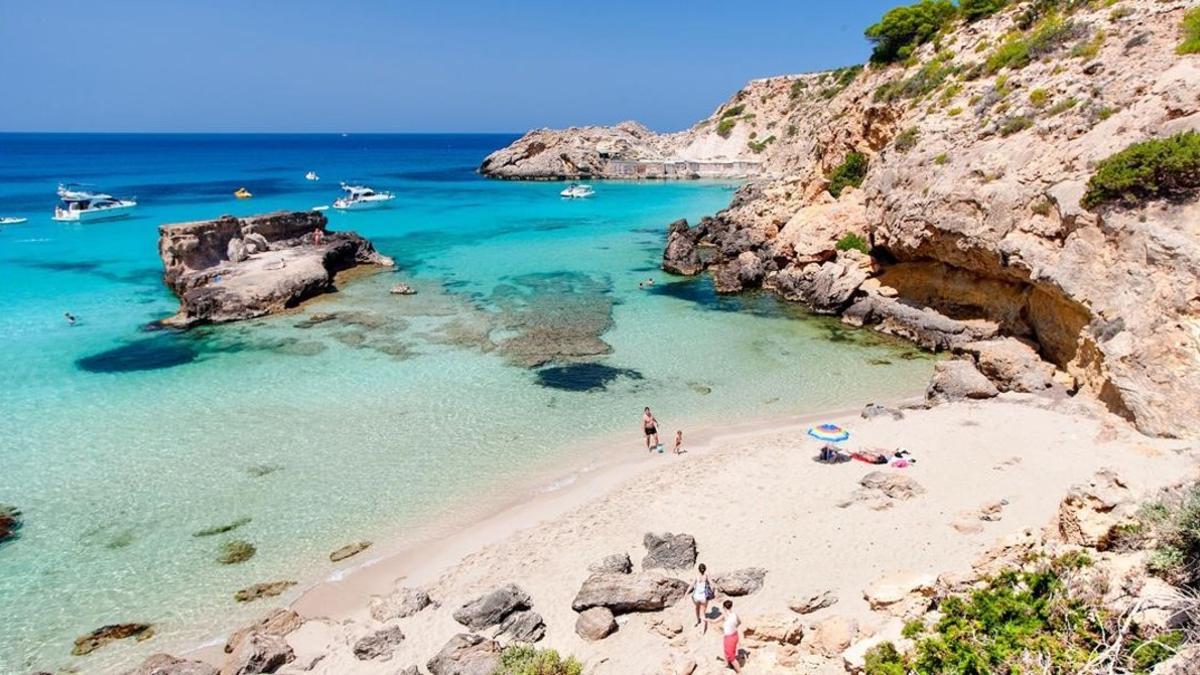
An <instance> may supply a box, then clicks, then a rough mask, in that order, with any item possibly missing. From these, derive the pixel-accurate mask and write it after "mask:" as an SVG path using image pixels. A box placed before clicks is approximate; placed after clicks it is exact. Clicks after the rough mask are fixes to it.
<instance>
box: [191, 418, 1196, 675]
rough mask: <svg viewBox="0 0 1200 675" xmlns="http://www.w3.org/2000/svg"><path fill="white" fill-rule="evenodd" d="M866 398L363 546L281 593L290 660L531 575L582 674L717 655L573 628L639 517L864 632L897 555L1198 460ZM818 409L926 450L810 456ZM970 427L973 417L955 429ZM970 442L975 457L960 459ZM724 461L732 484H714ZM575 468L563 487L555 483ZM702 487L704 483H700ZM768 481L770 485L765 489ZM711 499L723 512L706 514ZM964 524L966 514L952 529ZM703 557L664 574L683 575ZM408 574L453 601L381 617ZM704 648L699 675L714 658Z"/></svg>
mask: <svg viewBox="0 0 1200 675" xmlns="http://www.w3.org/2000/svg"><path fill="white" fill-rule="evenodd" d="M909 401H911V399H905V401H904V402H905V403H907V402H909ZM860 410H861V408H853V409H848V408H844V409H839V410H834V411H824V412H815V413H809V414H801V415H795V416H790V418H788V419H774V420H769V421H763V420H759V421H750V422H739V423H733V424H727V425H714V427H713V428H710V429H705V430H704V431H703V432H696V433H695V434H694V435H693V436H692V438H693V440H695V441H696V442H695V443H694V444H693V445H692V447H691V450H690V451H689V452H688V453H687V455H685V456H684V457H683V458H679V459H685V460H688V461H683V462H680V463H678V464H677V465H675V466H671V465H665V464H663V463H661V462H657V461H655V460H657V459H674V458H659V457H645V456H641V457H637V456H633V457H629V458H622V459H620V460H617V461H614V462H613V463H609V464H605V465H603V466H598V467H595V468H588V469H584V470H581V471H579V472H578V475H577V477H575V478H574V479H571V478H572V475H567V476H562V477H560V478H559V481H558V482H553V483H547V482H546V481H545V480H542V481H538V482H537V484H538V485H541V486H543V487H544V488H545V489H542V490H540V491H538V492H533V493H526V495H525V497H523V498H517V499H515V500H513V501H512V503H510V504H508V505H507V506H506V507H505V508H502V509H499V510H497V511H496V512H495V513H494V514H493V515H490V516H488V517H486V518H483V519H481V520H476V521H475V522H472V523H469V524H466V525H463V526H461V527H460V528H459V529H457V530H456V531H454V532H451V533H450V534H448V535H445V536H441V537H436V538H422V539H419V540H418V541H417V542H415V543H414V542H409V543H407V544H404V543H403V542H390V544H391V546H389V545H388V544H385V545H382V546H380V547H379V548H373V549H372V552H373V553H374V554H373V555H370V557H364V558H363V560H361V561H360V562H357V563H354V564H351V565H347V566H345V567H339V568H336V569H335V570H334V571H333V572H332V573H331V574H329V575H327V576H326V577H325V578H323V579H321V580H319V581H315V582H313V583H311V584H309V585H307V586H306V587H305V588H304V589H303V590H302V592H301V594H300V596H299V597H298V598H296V599H295V600H293V601H292V602H290V603H288V604H287V607H288V608H290V609H291V610H293V611H295V612H297V613H298V614H299V615H300V616H301V617H303V619H304V620H305V623H304V624H303V626H302V628H301V629H299V630H297V631H296V632H294V633H292V634H291V635H290V636H289V637H288V642H289V643H290V645H291V646H292V648H294V650H295V652H296V659H297V667H299V668H301V669H302V670H310V669H311V671H312V672H314V673H363V674H364V675H366V674H370V673H376V672H385V671H381V670H379V667H380V666H382V665H383V664H382V663H375V662H371V661H359V660H357V659H356V658H355V657H353V656H352V655H351V654H350V651H349V646H350V645H352V644H354V643H355V640H356V636H359V637H361V636H365V635H368V634H370V633H371V632H373V631H374V630H376V629H378V628H379V627H380V626H381V625H396V624H397V623H398V625H399V626H401V627H402V628H403V631H404V634H405V635H406V640H405V641H404V643H403V644H402V645H400V646H399V647H397V656H398V657H399V659H394V660H389V661H388V662H387V663H388V665H391V666H401V667H403V666H404V665H407V663H410V662H415V663H420V664H424V662H425V660H426V659H428V658H429V657H430V656H432V655H433V654H435V653H436V652H437V651H438V650H439V649H440V647H441V646H442V644H443V643H444V642H445V641H446V639H448V638H449V637H450V636H452V635H454V634H455V633H463V632H468V631H466V630H464V629H463V627H462V626H459V625H458V624H457V623H456V622H454V621H453V620H452V618H451V617H450V613H451V612H452V611H453V610H454V609H455V608H457V607H458V606H459V605H461V604H462V603H463V602H466V601H467V600H470V599H471V598H473V597H475V596H477V595H479V594H480V593H485V592H487V591H489V590H491V589H493V588H496V587H498V586H500V585H503V584H504V583H517V584H519V585H520V586H521V587H522V588H524V589H526V590H527V591H528V592H529V594H530V596H531V597H532V598H533V608H534V610H535V611H538V612H539V613H541V615H542V616H544V617H545V621H546V625H547V633H546V639H545V640H544V641H542V642H539V643H538V646H540V647H553V648H556V649H558V650H559V651H560V652H563V653H569V654H574V655H575V656H577V657H579V658H580V659H581V660H582V661H583V663H584V664H585V669H586V672H589V673H593V672H594V673H628V672H658V671H657V670H655V669H653V668H651V667H649V666H650V665H651V664H653V663H657V662H658V661H657V660H655V659H654V658H652V657H651V656H650V655H649V654H647V653H644V652H646V650H650V649H653V650H657V651H659V652H662V653H663V654H668V653H669V654H671V655H673V656H671V658H674V657H675V656H674V655H677V654H676V652H679V651H680V650H683V651H687V652H688V653H690V654H692V655H693V657H695V658H697V659H699V658H700V657H701V656H703V655H704V654H705V652H706V651H711V648H712V645H707V643H706V642H705V640H707V639H708V638H709V637H711V635H710V636H707V637H705V636H691V635H690V634H688V633H687V632H685V633H684V634H683V635H682V636H680V637H679V638H678V639H676V640H674V641H672V642H671V643H670V645H666V646H664V644H663V643H662V642H661V640H662V639H663V638H662V636H661V635H657V634H656V633H655V628H654V626H655V625H657V622H659V621H661V619H659V618H657V617H658V615H657V614H656V613H650V614H631V615H625V616H621V617H619V618H618V619H619V620H618V623H619V625H620V628H619V629H618V631H617V633H615V634H614V635H613V636H610V637H609V638H607V639H605V640H603V641H600V642H587V641H583V640H581V639H580V638H579V637H578V636H576V635H575V633H574V631H573V630H572V628H573V617H574V616H575V614H574V612H572V611H570V606H571V600H570V599H571V597H572V596H573V595H574V592H575V590H576V589H577V588H578V585H579V583H580V582H581V581H582V580H583V578H584V577H585V576H586V573H587V572H586V570H587V566H588V564H589V563H590V562H594V561H595V560H598V559H599V558H600V557H602V556H603V555H605V554H609V553H613V552H617V551H625V552H628V553H629V554H630V555H631V557H632V558H633V560H634V561H635V565H636V562H637V560H638V557H639V556H640V545H639V544H638V543H635V542H640V540H641V536H642V533H644V532H662V531H671V532H686V533H689V534H692V535H694V536H695V537H696V539H697V543H698V546H699V550H700V556H701V557H700V560H702V561H705V562H707V563H708V564H709V566H710V569H711V570H713V571H714V572H717V571H727V570H729V569H732V568H734V567H743V566H745V565H755V566H760V565H761V566H762V567H764V568H765V569H767V570H768V577H767V585H766V587H765V588H764V590H763V591H762V592H760V593H756V594H753V595H750V596H747V597H745V598H739V599H738V603H739V607H741V608H743V609H744V610H745V611H746V612H747V614H746V615H745V616H751V617H764V616H765V617H776V616H779V615H783V616H792V617H793V618H792V619H791V620H793V621H796V620H800V619H799V618H797V617H795V616H794V615H789V614H788V611H787V609H786V607H787V605H786V603H787V601H789V600H790V599H792V598H794V597H796V596H797V595H798V594H799V595H803V594H805V593H808V592H810V591H812V590H815V589H817V588H818V587H821V586H824V587H826V588H828V589H830V590H831V591H832V592H835V593H836V594H837V595H838V596H839V597H840V599H841V601H842V602H841V603H839V604H837V605H836V606H834V607H833V608H832V609H827V610H821V611H819V612H818V613H816V614H814V615H813V616H812V617H807V616H806V617H803V619H804V620H820V619H824V618H828V617H830V616H832V615H834V614H836V615H838V616H839V617H849V619H848V620H849V621H851V622H853V624H854V626H855V631H858V633H857V634H858V635H859V636H860V637H865V636H869V635H872V634H876V633H878V632H879V631H882V630H884V629H885V628H886V627H887V625H888V624H887V621H886V620H885V618H881V617H880V616H878V615H877V614H876V613H874V612H873V611H872V608H871V607H868V605H867V603H866V602H865V601H864V600H863V599H862V597H861V592H862V591H861V589H863V588H865V587H866V586H867V585H868V584H869V583H871V582H872V581H873V580H875V579H877V578H878V577H881V576H884V575H886V574H888V573H891V572H895V571H897V570H911V571H919V572H924V573H927V574H930V575H938V574H941V573H958V572H963V571H965V570H966V569H969V567H970V565H971V562H972V561H973V560H976V559H977V558H978V557H979V556H980V555H981V554H983V553H984V552H985V551H986V550H988V549H989V547H991V546H993V545H995V543H996V542H998V541H1002V540H1005V539H1006V538H1012V537H1019V536H1026V537H1028V536H1029V535H1030V533H1031V532H1035V531H1040V530H1042V529H1043V528H1045V527H1046V526H1047V524H1048V522H1049V520H1050V518H1051V516H1052V515H1053V513H1054V510H1055V508H1057V505H1058V503H1059V501H1060V499H1061V498H1062V497H1063V495H1064V494H1065V493H1066V490H1067V488H1068V487H1069V486H1070V485H1073V484H1076V483H1078V482H1079V481H1086V480H1087V479H1088V478H1089V476H1091V475H1092V474H1093V473H1094V472H1095V471H1098V470H1100V469H1101V468H1109V467H1111V468H1114V469H1115V470H1117V471H1119V472H1120V474H1121V475H1122V477H1123V478H1124V479H1126V480H1127V481H1128V482H1129V484H1130V486H1131V487H1132V488H1134V489H1137V490H1141V491H1144V490H1151V489H1156V488H1158V487H1161V486H1163V485H1165V484H1167V483H1168V481H1173V480H1178V479H1180V478H1183V477H1185V475H1190V474H1194V473H1195V463H1194V462H1195V458H1194V457H1193V456H1191V455H1189V451H1188V448H1189V447H1190V446H1188V445H1187V444H1185V443H1181V442H1180V441H1171V440H1165V439H1152V438H1148V437H1144V436H1142V435H1140V434H1138V433H1137V432H1136V431H1134V430H1133V429H1131V428H1130V427H1128V426H1127V425H1124V423H1122V422H1118V421H1116V420H1115V419H1114V418H1112V417H1111V416H1110V415H1108V414H1107V413H1105V412H1104V411H1101V410H1098V409H1096V408H1095V407H1094V406H1089V405H1088V404H1087V403H1081V402H1077V401H1070V400H1068V401H1052V400H1050V399H1046V398H1039V397H1036V396H1031V395H1005V396H1003V397H1001V398H1000V399H999V400H994V401H986V402H974V401H970V402H958V403H949V404H943V405H940V406H935V407H933V408H928V409H926V408H906V409H905V410H904V413H905V417H904V419H902V420H896V419H893V418H891V417H890V416H884V417H879V418H873V419H862V418H860V415H859V411H860ZM817 420H821V421H833V422H837V423H845V424H849V425H850V427H851V430H852V434H853V436H852V440H851V442H850V443H848V444H847V447H848V449H856V448H860V447H898V446H897V445H896V444H899V445H903V446H904V447H908V448H910V449H911V450H912V451H913V452H914V453H915V455H916V456H918V457H919V458H920V461H919V462H918V463H916V464H914V465H913V466H912V468H909V469H899V470H897V469H891V468H889V467H868V466H866V465H863V464H860V463H858V462H850V463H848V464H843V465H838V466H834V467H829V466H827V465H821V464H818V463H816V462H812V461H811V456H812V454H814V453H815V450H816V448H817V447H818V446H819V443H818V442H817V441H814V440H812V439H809V438H807V436H805V435H804V430H805V429H806V428H807V426H808V425H810V424H811V423H812V422H815V421H817ZM958 426H962V427H964V429H963V431H965V432H967V433H966V434H964V433H961V432H958V433H956V432H955V427H958ZM701 435H703V438H698V437H699V436H701ZM855 437H857V438H855ZM966 447H970V448H971V449H972V450H973V452H972V454H973V455H978V456H972V457H969V458H963V457H956V455H959V454H961V452H962V450H963V449H964V448H966ZM781 450H786V451H785V452H783V453H782V454H781V452H780V451H781ZM664 454H670V453H669V451H667V452H666V453H664ZM878 469H882V470H884V471H885V472H888V473H900V474H901V475H906V476H910V477H913V478H915V480H917V481H919V483H920V484H921V485H923V486H924V488H923V489H921V491H920V492H919V493H918V496H916V497H914V498H912V499H911V500H907V501H903V500H891V499H888V500H885V501H886V503H879V502H871V501H869V500H868V501H863V500H864V499H867V498H866V497H864V496H862V492H863V491H862V490H861V489H860V488H859V487H858V480H859V477H860V476H861V475H863V474H866V473H868V472H870V471H873V470H878ZM929 469H933V471H932V472H930V471H929ZM724 473H728V475H729V476H730V477H732V478H735V479H736V480H734V483H732V484H730V485H729V486H728V487H717V486H721V485H723V483H724V481H722V480H721V479H720V478H719V476H721V475H723V474H724ZM560 476H561V474H560ZM816 477H820V480H819V481H817V482H813V479H814V478H816ZM562 481H566V483H565V486H564V487H557V488H556V487H554V486H555V485H558V484H559V482H562ZM696 485H705V487H704V488H701V489H699V490H697V489H693V486H696ZM714 489H715V490H716V491H717V492H716V493H713V492H712V491H713V490H714ZM764 490H765V491H767V494H770V495H771V497H770V498H769V499H767V500H763V499H762V496H763V492H762V491H764ZM726 492H728V496H726ZM926 492H928V494H926ZM714 494H719V495H721V499H724V500H725V501H721V500H720V499H717V498H716V497H715V496H714ZM847 494H850V495H852V496H851V499H850V500H849V501H846V500H845V496H846V495H847ZM854 495H857V496H854ZM1001 498H1003V499H1005V500H1010V501H1011V504H1009V503H1008V502H1007V501H1006V505H1005V506H1004V510H1003V518H1002V519H997V520H998V521H999V522H990V521H989V522H974V521H975V520H976V516H975V515H973V514H975V513H976V512H977V510H978V509H979V508H980V507H981V506H982V505H983V504H984V503H985V502H987V501H989V500H997V499H1001ZM714 499H716V501H714ZM726 504H727V508H725V506H726ZM718 506H721V507H722V508H721V509H717V510H716V511H714V510H713V509H714V508H716V507H718ZM710 512H711V513H710ZM717 513H722V514H723V517H722V518H719V519H718V520H716V521H713V520H712V518H711V516H712V515H715V514H717ZM964 519H965V520H964ZM807 521H811V522H807ZM964 522H965V523H966V525H967V526H969V527H970V528H971V529H966V527H964V529H958V528H960V527H963V525H962V524H963V523H964ZM972 523H974V524H972ZM798 535H802V536H803V538H802V539H799V540H798V539H797V536H798ZM397 543H399V544H400V545H398V546H397V545H395V544H397ZM690 573H691V572H690V571H687V570H680V571H678V572H674V573H671V572H668V574H671V575H673V576H680V577H685V578H686V577H687V575H688V574H690ZM398 586H406V587H413V588H422V589H426V590H427V591H428V592H429V594H430V596H431V597H433V598H434V600H435V602H438V603H440V606H435V607H434V609H432V610H429V609H427V610H424V611H422V612H420V613H418V614H417V615H415V616H413V617H410V618H407V619H401V620H400V621H399V622H395V621H389V622H387V623H386V624H380V623H379V622H377V621H375V620H374V619H373V618H371V616H370V613H369V611H368V601H369V600H370V598H371V597H372V596H374V595H386V594H388V593H389V591H391V590H392V589H393V588H396V587H398ZM856 596H858V597H857V598H856ZM690 611H691V608H690V606H689V605H688V604H687V603H685V602H680V603H678V604H677V605H676V606H674V607H671V608H668V609H667V610H665V611H664V612H663V613H662V615H663V616H668V617H678V618H679V619H680V620H682V619H683V618H684V616H685V614H688V613H690ZM739 611H741V610H739ZM263 613H264V614H265V613H267V610H266V609H264V612H263ZM764 620H769V619H764ZM809 629H810V630H811V626H810V627H809ZM479 632H480V633H481V634H483V635H485V636H489V635H490V634H491V631H479ZM709 641H710V642H711V640H709ZM221 644H222V642H221V641H217V642H214V643H210V644H206V645H199V646H195V647H193V648H192V649H191V650H190V651H188V652H187V653H186V655H187V656H188V657H190V658H198V659H201V660H205V661H209V662H211V663H213V664H219V663H221V662H222V661H223V660H224V658H225V655H224V654H223V653H222V648H221ZM664 649H667V651H664ZM755 658H756V659H758V661H759V663H760V664H765V663H767V662H768V661H769V660H770V659H775V658H776V655H775V654H774V652H771V651H770V650H768V651H767V652H764V653H762V654H759V655H756V657H755ZM813 658H816V657H813ZM698 662H699V663H701V664H702V665H701V667H700V669H698V670H697V671H696V672H698V673H708V672H710V670H709V669H706V668H705V667H704V665H703V664H704V663H705V662H704V661H699V660H698ZM306 663H307V666H305V665H304V664H306ZM839 669H840V661H839ZM393 670H394V669H393ZM386 672H392V671H386ZM748 672H777V671H775V670H771V669H767V670H758V669H751V670H749V671H748ZM789 672H790V671H789ZM811 672H822V671H819V670H813V671H811Z"/></svg>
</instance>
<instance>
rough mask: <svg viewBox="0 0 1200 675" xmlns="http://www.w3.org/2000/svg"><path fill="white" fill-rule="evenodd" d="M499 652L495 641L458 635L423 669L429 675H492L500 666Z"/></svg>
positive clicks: (498, 644) (470, 635)
mask: <svg viewBox="0 0 1200 675" xmlns="http://www.w3.org/2000/svg"><path fill="white" fill-rule="evenodd" d="M501 651H502V650H501V648H500V643H499V642H496V641H495V640H488V639H487V638H485V637H482V636H479V635H474V634H471V633H459V634H458V635H455V636H454V637H452V638H450V641H449V642H447V643H446V644H445V646H443V647H442V650H441V651H439V652H438V653H437V655H436V656H434V657H433V658H432V659H429V662H428V663H426V664H425V667H426V668H428V669H429V674H430V675H493V673H495V671H496V669H497V668H498V667H499V666H500V652H501Z"/></svg>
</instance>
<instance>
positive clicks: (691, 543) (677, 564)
mask: <svg viewBox="0 0 1200 675" xmlns="http://www.w3.org/2000/svg"><path fill="white" fill-rule="evenodd" d="M642 544H643V545H644V546H645V547H646V557H645V558H642V569H644V570H649V569H655V568H660V569H675V570H678V569H688V568H690V567H692V566H693V565H695V564H696V539H695V537H693V536H692V535H690V534H671V533H670V532H666V533H662V534H659V533H655V532H647V533H646V536H645V537H643V538H642Z"/></svg>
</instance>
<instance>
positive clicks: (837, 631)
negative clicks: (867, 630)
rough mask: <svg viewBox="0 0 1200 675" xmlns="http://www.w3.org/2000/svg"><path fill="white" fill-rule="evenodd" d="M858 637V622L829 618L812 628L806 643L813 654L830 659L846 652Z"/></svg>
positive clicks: (841, 617)
mask: <svg viewBox="0 0 1200 675" xmlns="http://www.w3.org/2000/svg"><path fill="white" fill-rule="evenodd" d="M857 635H858V622H856V621H854V620H853V619H848V618H846V617H844V616H831V617H829V618H827V619H824V620H822V621H820V622H819V623H818V624H817V625H816V626H814V627H813V630H812V633H810V634H809V636H808V640H807V641H806V644H807V646H808V647H809V649H811V650H812V651H813V652H815V653H817V654H820V655H821V656H824V657H826V658H831V657H834V656H837V655H839V654H841V653H842V652H844V651H846V649H847V648H848V647H849V646H850V643H852V642H853V641H854V638H855V637H856V636H857Z"/></svg>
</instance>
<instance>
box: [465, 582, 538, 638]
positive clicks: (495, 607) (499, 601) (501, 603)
mask: <svg viewBox="0 0 1200 675" xmlns="http://www.w3.org/2000/svg"><path fill="white" fill-rule="evenodd" d="M532 606H533V603H532V601H531V600H530V599H529V594H528V593H526V592H525V591H524V590H523V589H522V588H521V587H520V586H518V585H516V584H505V585H504V586H501V587H500V588H497V589H496V590H494V591H492V592H490V593H485V594H483V595H481V596H479V597H478V598H475V599H474V600H472V601H471V602H468V603H467V604H465V605H463V606H462V607H459V608H458V609H456V610H454V620H455V621H457V622H459V623H461V624H462V625H464V626H466V627H467V628H470V629H471V630H482V629H484V628H487V627H488V626H495V625H496V624H498V623H500V622H501V621H504V618H505V617H507V616H508V615H509V614H512V613H513V612H515V611H518V610H522V609H530V608H531V607H532Z"/></svg>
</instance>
